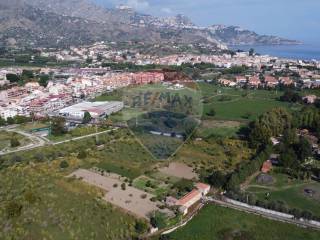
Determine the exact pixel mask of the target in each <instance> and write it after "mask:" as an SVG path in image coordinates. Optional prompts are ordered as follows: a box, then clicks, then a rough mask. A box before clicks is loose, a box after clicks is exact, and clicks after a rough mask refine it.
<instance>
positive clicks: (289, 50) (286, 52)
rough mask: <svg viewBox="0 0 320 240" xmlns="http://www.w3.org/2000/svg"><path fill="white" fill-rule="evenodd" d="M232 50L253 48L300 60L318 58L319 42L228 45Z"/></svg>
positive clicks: (319, 58)
mask: <svg viewBox="0 0 320 240" xmlns="http://www.w3.org/2000/svg"><path fill="white" fill-rule="evenodd" d="M230 48H231V49H233V50H238V49H240V50H244V51H249V50H250V48H253V49H254V50H255V52H256V53H259V54H263V55H270V56H275V57H283V58H290V59H300V60H320V44H301V45H275V46H272V45H271V46H263V45H244V46H230Z"/></svg>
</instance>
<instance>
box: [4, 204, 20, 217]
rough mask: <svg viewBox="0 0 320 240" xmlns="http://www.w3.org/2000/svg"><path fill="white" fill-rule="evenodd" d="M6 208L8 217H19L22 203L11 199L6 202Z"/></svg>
mask: <svg viewBox="0 0 320 240" xmlns="http://www.w3.org/2000/svg"><path fill="white" fill-rule="evenodd" d="M6 210H7V214H8V217H9V218H14V217H19V216H20V215H21V211H22V205H21V204H20V203H18V202H15V201H11V202H9V203H8V205H7V207H6Z"/></svg>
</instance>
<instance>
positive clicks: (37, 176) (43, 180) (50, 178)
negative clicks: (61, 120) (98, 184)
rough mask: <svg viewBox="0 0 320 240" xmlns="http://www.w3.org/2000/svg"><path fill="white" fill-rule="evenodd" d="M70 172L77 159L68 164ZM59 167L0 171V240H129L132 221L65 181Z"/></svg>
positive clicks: (80, 185)
mask: <svg viewBox="0 0 320 240" xmlns="http://www.w3.org/2000/svg"><path fill="white" fill-rule="evenodd" d="M66 160H67V161H68V162H69V164H70V168H74V167H76V166H77V165H78V164H79V162H78V161H77V160H76V159H72V158H67V159H66ZM60 161H61V160H57V161H52V162H50V163H41V164H37V165H25V166H24V165H20V166H16V167H12V168H8V169H5V170H2V171H0V184H1V186H2V187H1V191H0V193H1V194H0V229H1V231H0V239H4V240H6V239H8V240H9V239H59V240H69V239H109V240H113V239H128V238H130V237H131V236H132V235H134V234H135V228H134V226H135V222H136V220H135V219H134V218H133V217H132V216H130V215H128V214H126V213H124V212H122V210H120V209H117V208H115V207H113V206H111V205H110V204H107V203H106V202H104V201H103V200H101V199H100V197H101V196H102V193H101V192H100V190H98V189H96V188H94V187H92V186H89V185H86V184H84V183H81V182H80V181H74V180H72V179H68V178H66V177H65V176H66V175H67V173H68V172H69V170H66V171H63V170H61V169H60V166H59V164H60Z"/></svg>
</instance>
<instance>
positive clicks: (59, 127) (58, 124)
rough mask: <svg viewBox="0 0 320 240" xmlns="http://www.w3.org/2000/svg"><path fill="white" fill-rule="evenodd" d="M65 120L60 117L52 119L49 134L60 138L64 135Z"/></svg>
mask: <svg viewBox="0 0 320 240" xmlns="http://www.w3.org/2000/svg"><path fill="white" fill-rule="evenodd" d="M65 124H66V120H65V119H64V118H62V117H54V118H53V119H52V124H51V133H52V135H54V136H60V135H62V134H65V133H66V128H65Z"/></svg>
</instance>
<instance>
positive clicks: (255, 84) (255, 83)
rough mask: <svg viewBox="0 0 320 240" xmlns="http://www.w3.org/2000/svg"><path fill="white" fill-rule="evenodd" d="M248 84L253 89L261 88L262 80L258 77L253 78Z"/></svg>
mask: <svg viewBox="0 0 320 240" xmlns="http://www.w3.org/2000/svg"><path fill="white" fill-rule="evenodd" d="M248 84H249V86H251V87H259V85H260V84H261V81H260V78H259V77H258V76H252V77H250V78H249V81H248Z"/></svg>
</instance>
